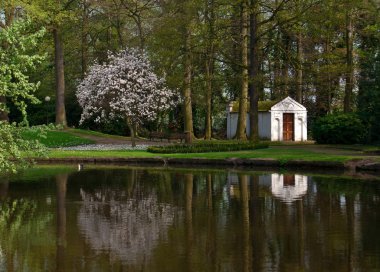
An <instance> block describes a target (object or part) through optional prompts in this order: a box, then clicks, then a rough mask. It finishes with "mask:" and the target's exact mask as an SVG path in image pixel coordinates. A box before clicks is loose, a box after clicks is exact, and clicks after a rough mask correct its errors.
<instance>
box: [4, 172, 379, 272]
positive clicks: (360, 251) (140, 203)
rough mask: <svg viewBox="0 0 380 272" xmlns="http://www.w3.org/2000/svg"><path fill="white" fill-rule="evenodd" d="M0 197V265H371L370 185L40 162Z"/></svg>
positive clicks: (375, 223) (375, 209) (374, 266)
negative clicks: (53, 164)
mask: <svg viewBox="0 0 380 272" xmlns="http://www.w3.org/2000/svg"><path fill="white" fill-rule="evenodd" d="M0 201H1V202H0V271H253V270H254V271H380V235H379V234H380V233H379V231H380V182H379V181H373V180H356V179H352V178H346V177H339V176H328V175H305V174H294V173H274V172H261V171H260V172H256V171H245V170H215V169H211V170H207V169H167V168H155V167H151V168H134V167H117V166H104V167H101V166H96V167H95V166H93V167H89V168H85V169H84V170H82V171H78V170H76V169H73V168H71V167H65V166H61V167H53V166H45V167H41V168H36V169H31V170H28V171H27V172H25V173H24V174H23V175H21V176H18V177H12V178H8V179H5V178H3V180H2V181H1V182H0Z"/></svg>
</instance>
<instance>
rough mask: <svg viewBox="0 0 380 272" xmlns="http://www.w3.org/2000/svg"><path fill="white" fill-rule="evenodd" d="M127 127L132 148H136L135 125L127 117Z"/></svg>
mask: <svg viewBox="0 0 380 272" xmlns="http://www.w3.org/2000/svg"><path fill="white" fill-rule="evenodd" d="M127 126H128V128H129V131H130V132H131V143H132V147H135V146H136V124H135V123H133V121H132V120H131V119H130V118H128V117H127Z"/></svg>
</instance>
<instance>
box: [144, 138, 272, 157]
mask: <svg viewBox="0 0 380 272" xmlns="http://www.w3.org/2000/svg"><path fill="white" fill-rule="evenodd" d="M262 148H268V144H266V143H252V142H232V141H229V142H219V141H217V142H214V141H205V142H199V143H194V144H191V145H187V144H176V145H168V146H150V147H148V152H151V153H164V154H171V153H203V152H223V151H239V150H253V149H262Z"/></svg>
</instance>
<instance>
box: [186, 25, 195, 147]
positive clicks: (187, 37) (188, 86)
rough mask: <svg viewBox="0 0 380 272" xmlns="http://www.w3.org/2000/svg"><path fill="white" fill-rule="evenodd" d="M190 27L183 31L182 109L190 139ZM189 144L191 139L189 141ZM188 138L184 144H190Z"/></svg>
mask: <svg viewBox="0 0 380 272" xmlns="http://www.w3.org/2000/svg"><path fill="white" fill-rule="evenodd" d="M190 28H191V26H190V25H189V26H187V27H186V30H185V67H184V68H185V76H184V88H183V97H184V100H183V108H184V119H185V120H184V121H185V133H189V134H190V137H193V135H194V128H193V110H192V102H191V80H192V61H191V41H190V40H191V30H190ZM190 142H191V139H190ZM190 142H189V139H188V137H187V138H186V143H190Z"/></svg>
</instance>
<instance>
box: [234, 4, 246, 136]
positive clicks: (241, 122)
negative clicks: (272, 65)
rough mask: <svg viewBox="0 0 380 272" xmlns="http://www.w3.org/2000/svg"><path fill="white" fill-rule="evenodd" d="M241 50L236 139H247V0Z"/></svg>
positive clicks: (244, 10) (243, 12)
mask: <svg viewBox="0 0 380 272" xmlns="http://www.w3.org/2000/svg"><path fill="white" fill-rule="evenodd" d="M241 51H242V58H241V60H242V63H241V66H242V71H241V90H240V97H239V117H238V124H237V128H236V139H238V140H245V139H247V135H246V122H247V102H248V5H247V0H244V1H242V3H241Z"/></svg>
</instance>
